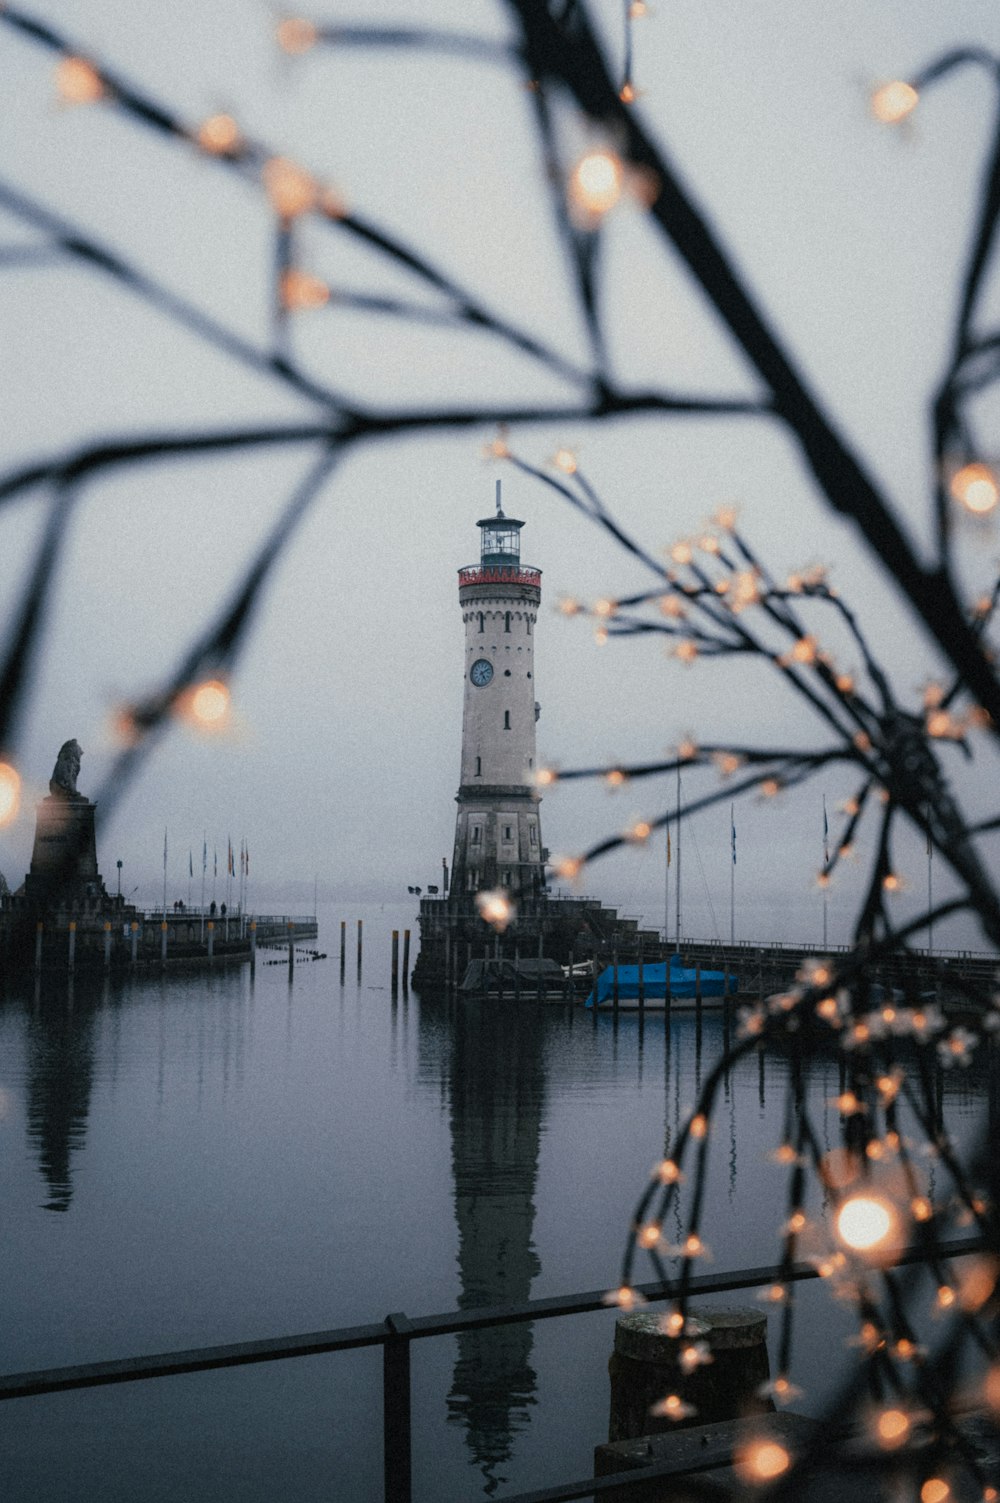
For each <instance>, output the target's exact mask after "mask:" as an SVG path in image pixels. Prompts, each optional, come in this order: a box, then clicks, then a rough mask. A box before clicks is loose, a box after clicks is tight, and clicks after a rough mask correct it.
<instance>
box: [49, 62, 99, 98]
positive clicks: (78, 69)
mask: <svg viewBox="0 0 1000 1503" xmlns="http://www.w3.org/2000/svg"><path fill="white" fill-rule="evenodd" d="M56 93H57V94H58V95H59V99H60V101H61V103H63V104H96V103H97V102H98V100H100V99H103V98H104V94H105V88H104V80H103V78H102V77H101V75H100V74H99V73H98V71H97V69H96V68H95V67H94V65H93V63H89V62H88V61H87V59H86V58H85V57H64V58H63V59H62V60H61V62H60V63H59V64H58V65H57V67H56Z"/></svg>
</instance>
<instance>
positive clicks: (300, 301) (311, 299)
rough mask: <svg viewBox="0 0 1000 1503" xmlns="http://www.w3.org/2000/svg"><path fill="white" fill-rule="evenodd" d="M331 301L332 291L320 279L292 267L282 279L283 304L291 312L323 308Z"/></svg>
mask: <svg viewBox="0 0 1000 1503" xmlns="http://www.w3.org/2000/svg"><path fill="white" fill-rule="evenodd" d="M329 301H330V289H329V287H328V286H327V285H326V283H325V282H324V281H323V280H322V279H321V278H320V277H314V276H311V275H310V274H309V272H306V271H297V270H296V268H295V267H293V266H290V267H289V268H288V270H287V271H286V272H284V273H283V275H282V278H281V304H282V307H283V308H287V309H288V310H289V312H293V313H295V312H303V311H305V310H307V309H310V308H322V307H324V306H325V304H327V303H328V302H329Z"/></svg>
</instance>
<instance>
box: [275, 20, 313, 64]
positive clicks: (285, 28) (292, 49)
mask: <svg viewBox="0 0 1000 1503" xmlns="http://www.w3.org/2000/svg"><path fill="white" fill-rule="evenodd" d="M277 37H278V46H279V47H280V48H281V50H282V52H287V53H288V55H289V57H301V56H302V54H303V53H304V52H309V51H310V49H311V48H313V47H315V45H316V43H317V42H318V41H319V28H318V27H317V26H316V25H315V23H314V22H312V21H306V20H305V19H303V17H302V16H286V17H285V19H284V20H283V21H279V22H278V27H277Z"/></svg>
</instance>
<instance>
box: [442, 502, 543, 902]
mask: <svg viewBox="0 0 1000 1503" xmlns="http://www.w3.org/2000/svg"><path fill="white" fill-rule="evenodd" d="M476 526H477V527H478V528H479V534H480V552H479V563H478V564H470V565H468V566H466V567H465V568H462V569H460V570H459V571H458V600H459V605H460V606H461V609H462V622H463V625H464V628H465V653H464V661H463V668H464V678H465V698H464V703H463V709H462V766H461V781H460V784H459V789H458V796H457V803H458V813H457V816H456V820H455V850H454V855H453V858H452V878H451V891H452V895H453V897H457V896H459V895H460V894H471V893H475V892H479V891H480V890H482V889H484V888H496V887H503V888H508V889H509V890H510V891H511V893H512V895H520V896H524V897H529V896H530V897H534V896H537V895H538V894H540V893H541V892H542V890H543V888H544V883H545V852H544V851H543V849H542V832H541V821H540V818H539V809H538V804H539V798H538V794H537V792H536V789H535V772H536V767H537V762H536V753H535V722H536V721H537V719H538V714H539V706H538V702H537V700H536V698H535V693H536V685H535V653H534V647H535V622H536V620H537V618H538V607H539V604H540V602H541V598H542V574H541V570H540V569H535V568H532V567H530V566H529V565H527V564H522V563H521V528H522V527H523V526H524V523H523V522H520V521H518V520H517V519H516V518H515V517H508V516H505V515H504V512H503V509H502V506H501V501H500V482H499V480H498V481H497V496H496V514H495V515H494V516H491V517H484V518H483V519H482V520H481V521H479V522H477V523H476Z"/></svg>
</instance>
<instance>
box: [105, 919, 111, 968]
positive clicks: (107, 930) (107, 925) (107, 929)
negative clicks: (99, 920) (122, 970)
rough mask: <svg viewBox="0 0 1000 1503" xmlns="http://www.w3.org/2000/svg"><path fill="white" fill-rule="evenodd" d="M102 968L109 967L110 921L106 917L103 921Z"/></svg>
mask: <svg viewBox="0 0 1000 1503" xmlns="http://www.w3.org/2000/svg"><path fill="white" fill-rule="evenodd" d="M104 969H105V970H106V971H110V969H111V923H110V921H109V920H107V919H105V921H104Z"/></svg>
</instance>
